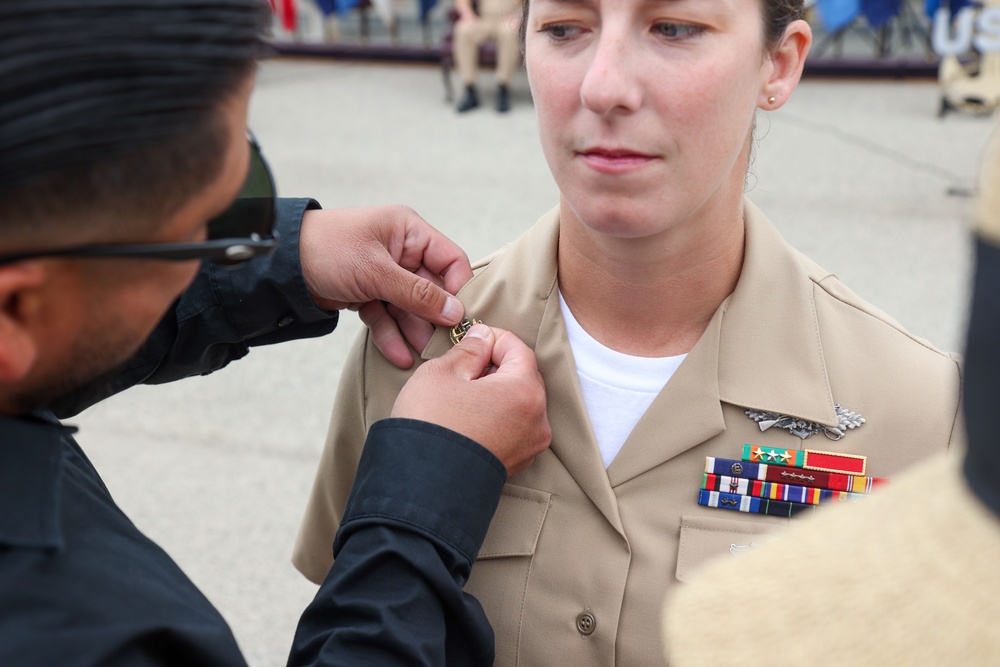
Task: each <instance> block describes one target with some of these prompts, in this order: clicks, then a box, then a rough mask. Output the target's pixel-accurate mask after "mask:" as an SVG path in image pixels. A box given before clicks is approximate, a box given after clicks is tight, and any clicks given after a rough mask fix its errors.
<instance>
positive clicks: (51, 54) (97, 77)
mask: <svg viewBox="0 0 1000 667" xmlns="http://www.w3.org/2000/svg"><path fill="white" fill-rule="evenodd" d="M269 25H270V10H269V7H268V4H267V2H266V0H0V229H2V230H3V232H2V236H0V238H2V237H7V238H10V239H15V238H18V237H27V236H29V235H30V236H34V235H39V234H45V233H46V232H49V231H58V230H64V231H65V230H67V229H71V228H72V225H78V224H98V225H101V226H107V228H108V229H109V230H113V229H115V228H116V226H118V225H121V224H126V225H129V228H131V229H135V226H136V225H140V226H141V225H143V224H146V225H152V224H155V223H160V222H162V220H163V219H164V217H165V216H166V215H169V214H171V213H173V212H174V211H175V210H176V209H177V208H179V207H180V206H181V205H182V204H184V203H185V202H186V201H187V200H188V199H189V198H190V197H192V196H194V195H195V194H197V193H199V192H200V191H201V190H202V189H204V188H205V187H206V185H207V184H208V183H210V182H211V181H212V180H214V178H216V177H217V175H218V173H219V171H220V170H221V167H222V163H223V156H224V155H225V150H226V148H227V146H228V141H229V139H228V138H229V136H230V132H231V129H229V128H228V127H227V125H226V123H225V120H224V116H223V112H222V109H223V106H224V104H225V103H226V102H227V101H228V100H230V99H232V98H234V96H235V95H236V93H237V92H238V91H239V90H240V89H241V87H242V86H244V85H247V84H248V81H249V76H250V74H251V72H252V71H253V67H254V62H255V60H256V58H257V57H258V56H259V55H261V54H262V52H263V50H264V45H265V41H264V40H265V36H266V32H267V30H268V27H269ZM30 230H37V231H35V232H31V231H30Z"/></svg>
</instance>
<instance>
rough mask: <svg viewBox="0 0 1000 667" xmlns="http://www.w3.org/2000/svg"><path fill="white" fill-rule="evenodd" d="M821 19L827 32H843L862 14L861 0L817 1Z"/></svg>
mask: <svg viewBox="0 0 1000 667" xmlns="http://www.w3.org/2000/svg"><path fill="white" fill-rule="evenodd" d="M816 6H817V7H818V8H819V15H820V18H822V19H823V26H824V27H825V28H826V30H827V32H831V33H834V32H839V31H840V30H843V29H844V28H846V27H847V26H848V25H850V24H851V21H853V20H854V18H855V17H856V16H857V15H858V14H859V13H860V12H861V0H817V2H816Z"/></svg>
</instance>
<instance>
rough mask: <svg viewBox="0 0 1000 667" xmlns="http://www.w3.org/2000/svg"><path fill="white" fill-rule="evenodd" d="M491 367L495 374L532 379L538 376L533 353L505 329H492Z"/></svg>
mask: <svg viewBox="0 0 1000 667" xmlns="http://www.w3.org/2000/svg"><path fill="white" fill-rule="evenodd" d="M493 333H494V334H495V336H496V343H494V345H493V359H492V360H493V365H494V366H496V369H497V370H496V372H497V373H512V374H517V375H526V376H529V377H534V376H536V375H537V374H538V364H537V363H536V361H535V353H534V352H532V351H531V348H529V347H528V346H527V345H525V344H524V342H523V341H522V340H521V339H520V338H518V337H517V336H515V335H514V334H512V333H511V332H509V331H507V330H505V329H497V328H494V329H493Z"/></svg>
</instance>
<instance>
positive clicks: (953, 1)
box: [924, 0, 972, 19]
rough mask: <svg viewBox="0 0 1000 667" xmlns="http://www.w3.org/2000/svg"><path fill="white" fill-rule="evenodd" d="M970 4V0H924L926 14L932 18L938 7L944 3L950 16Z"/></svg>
mask: <svg viewBox="0 0 1000 667" xmlns="http://www.w3.org/2000/svg"><path fill="white" fill-rule="evenodd" d="M971 4H972V0H943V1H942V0H925V4H924V8H925V9H926V10H927V16H929V17H931V19H933V18H934V14H936V13H937V10H938V8H939V7H941V6H942V5H945V6H947V7H948V9H950V10H951V17H952V18H955V14H957V13H959V12H960V11H962V10H963V9H965V8H966V7H968V6H969V5H971Z"/></svg>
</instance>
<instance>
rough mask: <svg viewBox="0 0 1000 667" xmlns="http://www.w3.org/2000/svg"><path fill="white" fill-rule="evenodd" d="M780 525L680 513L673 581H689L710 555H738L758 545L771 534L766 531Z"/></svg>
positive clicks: (770, 536)
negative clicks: (675, 574)
mask: <svg viewBox="0 0 1000 667" xmlns="http://www.w3.org/2000/svg"><path fill="white" fill-rule="evenodd" d="M780 528H781V524H772V523H761V522H756V521H754V522H750V521H739V520H734V519H715V518H708V517H703V516H682V517H681V539H680V545H679V546H678V548H677V580H678V581H690V579H691V576H692V575H693V574H694V573H695V572H696V571H697V570H699V569H701V567H702V566H703V565H704V564H705V563H707V562H708V561H709V560H711V559H712V558H717V557H719V556H723V555H725V556H730V557H732V556H739V555H740V554H741V553H743V552H745V551H749V550H751V549H753V548H755V547H759V546H761V545H762V544H764V543H765V542H767V541H768V540H770V539H771V538H772V537H773V536H772V535H770V533H773V532H774V530H775V529H780Z"/></svg>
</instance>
